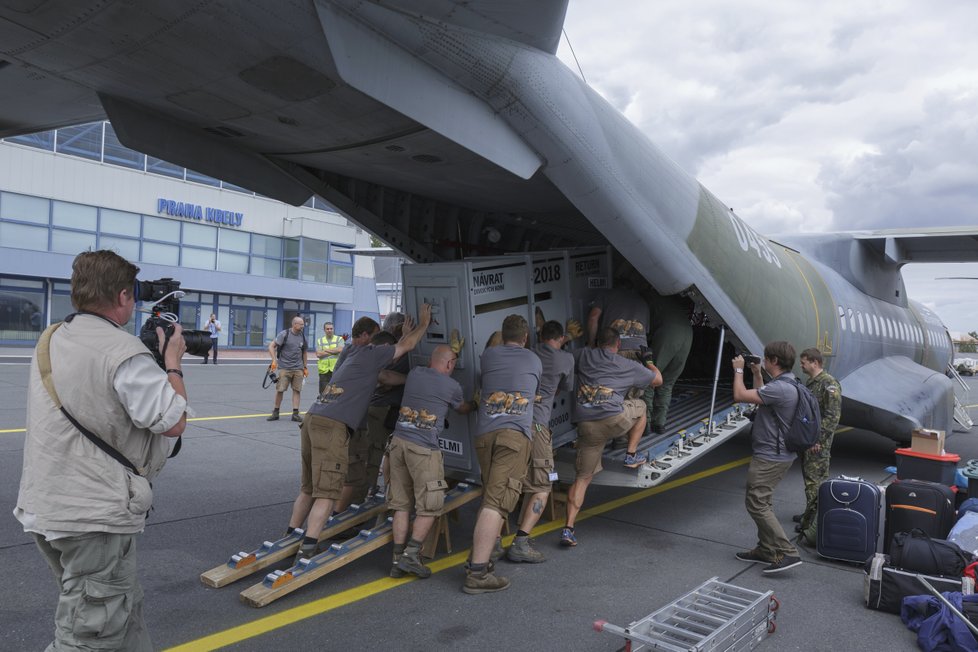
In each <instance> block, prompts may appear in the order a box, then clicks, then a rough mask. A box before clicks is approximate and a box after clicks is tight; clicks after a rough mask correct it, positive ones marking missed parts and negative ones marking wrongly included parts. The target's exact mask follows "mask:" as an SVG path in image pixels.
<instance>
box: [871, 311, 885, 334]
mask: <svg viewBox="0 0 978 652" xmlns="http://www.w3.org/2000/svg"><path fill="white" fill-rule="evenodd" d="M873 330H874V331H876V335H882V334H883V331H881V330H880V320H879V317H877V316H876V313H875V312H874V313H873Z"/></svg>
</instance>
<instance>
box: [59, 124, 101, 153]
mask: <svg viewBox="0 0 978 652" xmlns="http://www.w3.org/2000/svg"><path fill="white" fill-rule="evenodd" d="M57 143H58V149H57V151H58V152H60V153H62V154H71V155H72V156H80V157H82V158H87V159H92V160H93V161H101V160H102V123H101V122H90V123H89V124H85V125H75V126H74V127H63V128H61V129H58V134H57Z"/></svg>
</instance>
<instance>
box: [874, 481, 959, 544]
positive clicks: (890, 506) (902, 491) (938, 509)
mask: <svg viewBox="0 0 978 652" xmlns="http://www.w3.org/2000/svg"><path fill="white" fill-rule="evenodd" d="M953 525H954V492H953V491H951V488H950V487H946V486H944V485H942V484H937V483H936V482H925V481H923V480H901V481H899V482H894V483H893V484H891V485H890V486H889V487H887V488H886V534H885V537H884V539H883V552H887V553H888V552H889V551H890V542H891V541H892V539H893V535H894V534H896V533H897V532H909V531H910V530H913V529H915V528H919V529H921V530H923V531H924V532H926V533H927V534H928V535H929V536H931V537H932V538H934V539H944V538H946V537H947V535H948V533H949V532H950V531H951V527H952V526H953Z"/></svg>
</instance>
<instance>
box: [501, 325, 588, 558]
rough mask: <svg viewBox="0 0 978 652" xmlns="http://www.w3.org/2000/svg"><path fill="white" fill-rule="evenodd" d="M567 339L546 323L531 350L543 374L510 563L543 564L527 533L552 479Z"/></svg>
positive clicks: (566, 377) (569, 362) (569, 369)
mask: <svg viewBox="0 0 978 652" xmlns="http://www.w3.org/2000/svg"><path fill="white" fill-rule="evenodd" d="M579 327H580V326H579V325H578V328H579ZM569 340H570V337H569V336H566V335H564V327H563V326H561V324H560V322H558V321H548V322H546V323H544V324H543V328H542V329H541V330H540V343H539V344H537V345H536V346H535V347H533V349H532V351H533V352H534V353H536V355H537V357H538V358H540V363H541V364H542V365H543V372H542V374H541V375H540V386H539V388H538V389H537V396H536V400H535V401H534V403H533V441H532V443H531V444H530V466H529V468H528V469H527V473H526V478H524V480H523V496H524V499H523V513H522V515H521V516H520V521H519V529H518V530H517V531H516V537H515V538H514V539H513V545H512V546H510V547H509V550H507V551H506V558H507V559H509V560H510V561H519V562H530V563H539V562H542V561H545V557H544V556H543V554H542V553H541V552H540V551H539V550H537V549H536V547H535V546H534V545H533V540H532V539H530V532H531V531H532V530H533V528H534V527H535V526H536V524H537V522H539V520H540V516H541V515H542V514H543V506H544V505H546V504H547V496H548V495H550V488H551V483H552V482H553V481H554V480H555V479H556V477H555V474H554V472H553V471H554V451H553V437H552V434H551V432H550V414H551V413H552V412H553V406H554V397H555V396H556V395H557V392H561V391H564V392H569V391H572V390H573V389H574V356H572V355H571V354H570V353H568V352H567V351H564V350H562V349H561V347H562V346H563V345H564V344H566V343H567V342H568V341H569Z"/></svg>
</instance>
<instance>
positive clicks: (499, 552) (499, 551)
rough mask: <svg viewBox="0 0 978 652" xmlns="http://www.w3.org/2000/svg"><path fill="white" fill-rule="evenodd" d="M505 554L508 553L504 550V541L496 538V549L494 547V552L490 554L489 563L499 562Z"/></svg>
mask: <svg viewBox="0 0 978 652" xmlns="http://www.w3.org/2000/svg"><path fill="white" fill-rule="evenodd" d="M504 552H506V551H505V550H503V540H502V538H501V537H496V547H494V548H493V549H492V552H490V553H489V561H498V560H499V558H500V557H502V556H503V553H504Z"/></svg>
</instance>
